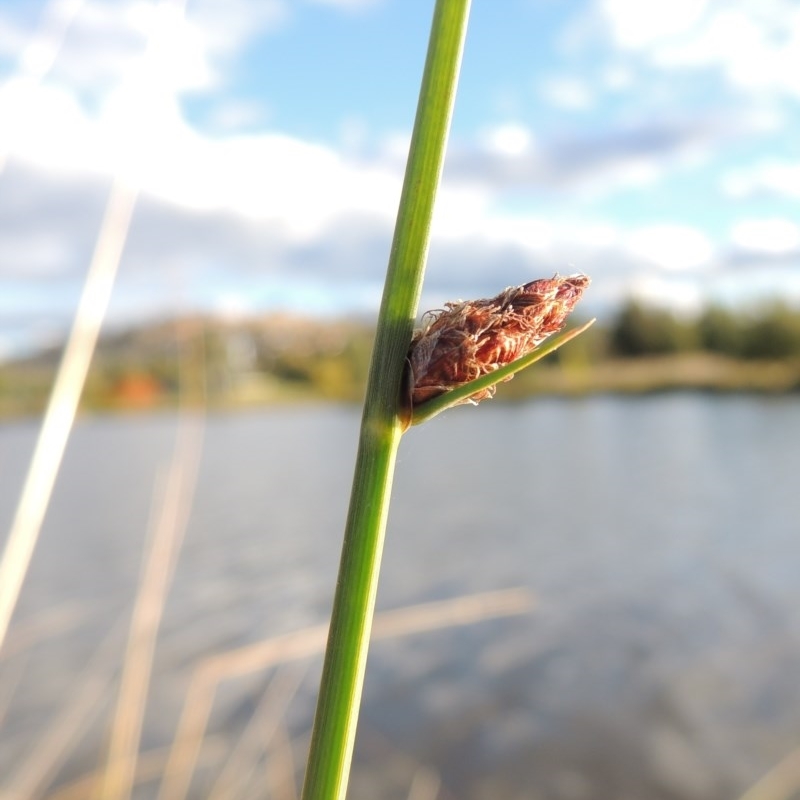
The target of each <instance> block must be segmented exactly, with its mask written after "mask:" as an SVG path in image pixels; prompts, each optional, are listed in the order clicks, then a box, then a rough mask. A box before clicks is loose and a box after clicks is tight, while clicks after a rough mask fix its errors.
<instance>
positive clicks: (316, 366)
mask: <svg viewBox="0 0 800 800" xmlns="http://www.w3.org/2000/svg"><path fill="white" fill-rule="evenodd" d="M373 334H374V330H373V324H372V322H371V321H366V320H357V319H317V318H304V317H299V316H294V315H289V314H268V315H263V316H258V317H250V318H242V319H238V320H220V319H218V318H213V317H210V316H202V315H193V316H187V317H182V318H180V319H175V320H163V321H158V322H151V323H148V324H144V325H142V326H140V327H136V328H131V329H129V330H125V331H117V332H111V333H106V334H105V335H103V336H102V337H101V340H100V343H99V345H98V349H97V352H96V354H95V358H94V360H93V363H92V367H91V371H90V374H89V377H88V380H87V384H86V387H85V390H84V394H83V398H82V409H83V410H89V411H116V410H134V409H157V408H166V407H173V406H175V405H176V404H177V403H178V402H182V403H185V404H189V405H195V406H202V407H208V408H242V407H249V406H258V405H268V404H274V403H288V402H291V403H299V402H304V401H309V400H333V401H339V402H358V401H360V400H361V398H362V396H363V392H364V387H365V384H366V378H367V371H368V366H369V355H370V352H371V348H372V340H373ZM60 356H61V353H60V351H59V350H57V349H49V350H43V351H41V352H39V353H37V354H35V355H33V356H29V357H26V358H21V359H18V360H15V361H9V362H6V363H4V364H0V416H6V417H7V416H19V415H34V414H39V413H41V411H42V409H43V408H44V406H45V403H46V402H47V397H48V395H49V392H50V388H51V386H52V383H53V377H54V374H55V370H56V368H57V365H58V362H59V359H60ZM674 389H699V390H703V391H759V392H786V391H797V390H798V389H800V313H798V312H797V311H794V310H792V309H789V308H786V307H785V306H781V305H774V306H770V307H767V308H764V309H761V310H760V311H758V312H757V313H756V312H751V313H749V314H743V313H740V312H737V313H734V312H732V311H728V310H723V309H718V308H710V309H707V310H706V311H705V312H704V313H703V314H702V315H700V316H698V317H696V318H693V319H684V318H680V317H676V316H674V315H672V314H670V313H668V312H666V311H664V310H659V309H654V308H647V307H645V306H641V305H639V304H636V303H630V304H628V305H627V306H626V307H624V308H623V309H622V310H621V311H620V312H619V314H618V315H617V316H616V317H615V318H614V319H613V320H611V321H610V322H608V323H606V324H596V325H595V326H593V327H592V328H590V330H589V331H588V332H587V333H585V334H584V335H582V336H580V337H578V338H577V339H575V340H574V341H572V342H570V343H569V344H568V345H567V346H565V347H564V348H562V349H561V350H559V351H558V352H557V353H555V354H553V355H552V356H549V357H548V358H547V359H546V360H545V361H543V362H542V363H541V364H537V365H536V366H534V367H533V368H531V369H529V370H525V371H524V372H522V373H520V374H519V375H518V376H517V377H516V378H515V379H514V381H512V382H510V383H508V384H504V385H503V387H502V388H501V389H500V391H499V392H498V395H497V398H498V400H499V401H502V400H504V399H519V398H523V397H527V396H530V395H532V394H543V393H558V394H568V395H569V394H581V393H588V392H644V391H666V390H674Z"/></svg>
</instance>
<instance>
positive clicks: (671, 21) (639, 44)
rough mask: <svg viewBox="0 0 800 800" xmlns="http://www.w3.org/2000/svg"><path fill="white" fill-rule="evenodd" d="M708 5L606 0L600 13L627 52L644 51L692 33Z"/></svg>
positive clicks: (692, 0) (683, 0)
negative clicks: (661, 42)
mask: <svg viewBox="0 0 800 800" xmlns="http://www.w3.org/2000/svg"><path fill="white" fill-rule="evenodd" d="M706 5H707V3H706V0H671V1H670V2H668V3H642V2H639V0H602V2H601V3H600V9H601V11H602V13H603V14H604V16H605V17H606V19H607V21H608V23H609V24H610V26H611V31H612V34H613V36H614V39H615V40H616V42H617V43H618V44H619V45H620V46H622V47H625V48H631V49H640V48H648V47H650V46H651V45H653V44H654V43H656V42H659V41H662V40H664V39H666V38H670V37H673V36H676V35H678V34H681V33H685V32H686V31H687V30H690V29H691V28H692V27H693V26H694V25H695V24H697V21H698V20H699V18H700V16H701V15H702V13H703V10H704V8H705V6H706Z"/></svg>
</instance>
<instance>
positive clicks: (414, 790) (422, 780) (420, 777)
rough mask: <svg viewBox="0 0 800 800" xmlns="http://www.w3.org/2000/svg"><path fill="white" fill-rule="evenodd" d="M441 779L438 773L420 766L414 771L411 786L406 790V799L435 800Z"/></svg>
mask: <svg viewBox="0 0 800 800" xmlns="http://www.w3.org/2000/svg"><path fill="white" fill-rule="evenodd" d="M441 786H442V779H441V778H440V777H439V773H438V772H435V771H434V770H432V769H429V768H428V767H420V768H419V769H418V770H417V771H416V772H415V773H414V779H413V780H412V781H411V788H410V789H409V790H408V800H436V798H437V797H438V796H439V789H440V788H441Z"/></svg>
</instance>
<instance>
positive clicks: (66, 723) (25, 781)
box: [0, 620, 123, 800]
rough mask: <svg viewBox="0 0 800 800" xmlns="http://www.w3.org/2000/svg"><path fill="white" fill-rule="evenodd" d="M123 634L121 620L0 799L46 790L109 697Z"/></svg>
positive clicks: (38, 793)
mask: <svg viewBox="0 0 800 800" xmlns="http://www.w3.org/2000/svg"><path fill="white" fill-rule="evenodd" d="M122 630H123V621H122V620H119V621H118V622H117V623H116V624H115V625H114V627H113V628H112V629H111V631H110V633H109V634H108V635H107V636H106V638H105V640H104V641H103V642H102V644H101V645H100V647H99V648H98V649H97V652H96V653H95V655H94V657H93V658H92V660H91V661H90V663H89V664H88V665H87V667H86V671H85V673H84V676H83V678H82V679H81V680H80V681H78V682H77V683H76V686H75V691H74V693H73V695H72V699H71V701H70V702H69V703H68V704H67V705H66V706H65V707H64V708H63V709H62V710H61V712H60V713H59V715H58V716H57V718H56V719H55V720H54V721H53V722H52V723H51V724H50V725H49V726H48V727H47V730H46V732H45V733H44V735H43V736H42V737H41V738H40V739H39V741H38V742H37V743H36V747H35V749H33V750H32V751H31V753H30V754H29V755H28V757H27V758H26V759H25V760H23V762H22V763H21V764H20V765H19V767H18V768H17V770H16V772H15V773H14V774H13V775H12V776H11V777H10V778H9V780H8V782H7V783H6V784H5V785H4V786H3V788H2V791H0V796H2V797H8V798H25V800H31V798H34V797H39V796H40V795H41V793H42V792H43V791H44V790H45V789H46V787H47V785H48V783H49V782H50V780H52V777H53V775H55V773H56V772H57V770H58V769H59V767H60V766H61V765H62V764H63V763H64V761H65V760H66V757H67V756H68V755H69V752H70V749H71V748H72V746H73V745H74V744H75V742H76V741H77V740H78V739H80V737H81V735H82V734H83V732H84V731H85V730H86V729H87V728H88V727H89V725H90V724H91V722H92V719H93V718H94V716H95V714H97V712H98V711H99V709H100V705H101V703H102V701H103V699H104V698H105V697H106V696H107V694H108V690H109V687H110V686H111V683H112V680H113V677H114V673H115V671H116V663H115V658H114V656H115V653H116V652H117V650H118V648H119V644H120V637H121V635H122Z"/></svg>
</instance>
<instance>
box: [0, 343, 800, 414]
mask: <svg viewBox="0 0 800 800" xmlns="http://www.w3.org/2000/svg"><path fill="white" fill-rule="evenodd" d="M42 377H43V376H42ZM37 388H38V391H36V392H35V393H34V392H31V391H30V390H28V391H27V392H24V393H22V394H21V395H20V396H17V397H15V395H14V391H13V385H10V382H9V381H8V380H6V381H5V382H4V387H3V392H2V394H0V419H1V420H14V419H22V418H29V419H30V418H32V417H33V418H35V417H37V416H39V415H41V413H42V411H43V409H44V404H45V401H46V397H47V393H48V389H49V381H46V380H40V381H39V386H38V387H37ZM351 388H352V391H351V392H349V393H348V394H347V395H345V394H343V393H341V392H334V393H330V394H326V393H324V392H320V391H315V390H314V389H313V388H308V387H306V386H303V385H298V384H296V383H293V382H291V381H280V380H277V379H275V377H274V376H272V375H269V374H261V373H251V374H249V375H248V376H246V379H245V380H242V381H241V382H240V383H239V384H237V385H235V386H232V387H230V388H228V389H227V390H226V391H225V393H224V394H219V393H217V394H216V395H212V396H209V397H207V398H206V399H205V401H204V400H202V399H201V395H198V394H196V393H192V394H193V396H192V397H189V398H184V401H183V404H184V406H187V407H189V408H198V409H199V408H208V409H209V410H214V411H217V410H219V411H229V412H236V411H239V410H241V411H244V410H252V409H254V408H269V407H280V406H284V407H285V406H287V405H305V404H308V403H314V404H317V403H327V402H332V403H350V404H354V405H357V404H360V402H361V397H362V395H363V386H359V387H351ZM681 391H689V392H691V391H700V392H707V393H711V394H763V395H785V394H792V393H795V392H800V363H798V362H795V361H745V360H739V359H732V358H727V357H724V356H719V355H715V354H708V353H693V354H688V355H670V356H644V357H638V358H625V359H621V358H616V359H608V360H604V361H601V362H599V363H592V364H588V363H573V362H570V361H569V360H566V361H565V362H564V363H558V362H554V363H552V364H548V363H547V361H544V362H542V363H540V364H537V365H535V366H533V367H531V368H530V369H529V370H526V371H524V372H521V373H519V374H518V375H517V376H516V377H515V378H514V380H512V381H509V382H508V383H505V384H500V386H499V387H498V390H497V395H496V397H495V400H494V401H493V402H494V403H502V402H504V401H508V402H519V401H523V400H525V399H527V398H530V397H544V396H559V397H580V396H591V395H597V394H612V395H646V394H655V393H663V392H681ZM87 394H88V395H89V396H88V397H84V401H83V402H82V403H81V409H80V410H81V412H82V413H89V414H92V413H121V414H127V413H136V412H146V411H158V410H169V409H173V408H175V407H176V406H177V404H178V395H177V394H176V393H175V392H174V391H171V392H166V391H161V392H151V393H146V392H142V391H141V390H139V391H137V392H133V393H131V394H129V395H125V394H120V395H117V396H115V397H114V398H113V401H108V400H106V401H105V402H96V401H95V400H96V399H95V398H93V397H92V396H91V393H87ZM187 400H188V402H187Z"/></svg>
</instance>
